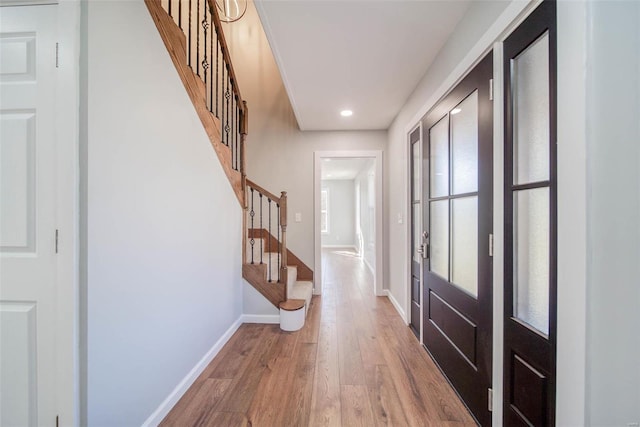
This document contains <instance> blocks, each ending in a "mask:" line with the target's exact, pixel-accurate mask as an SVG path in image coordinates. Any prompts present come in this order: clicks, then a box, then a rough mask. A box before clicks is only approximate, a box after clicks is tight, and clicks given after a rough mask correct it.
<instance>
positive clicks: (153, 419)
mask: <svg viewBox="0 0 640 427" xmlns="http://www.w3.org/2000/svg"><path fill="white" fill-rule="evenodd" d="M244 317H245V316H244V315H242V316H240V317H239V318H238V320H236V321H235V322H233V324H232V325H231V326H230V327H229V329H227V331H226V332H225V333H224V334H222V336H221V337H220V339H219V340H218V341H216V342H215V344H213V347H211V349H210V350H209V351H207V353H206V354H205V355H204V356H203V357H202V359H200V361H199V362H198V363H196V365H195V366H194V367H193V368H192V369H191V371H189V373H188V374H187V375H186V376H185V377H184V378H183V379H182V381H180V383H178V385H177V386H176V387H175V388H174V389H173V391H172V392H171V393H169V396H167V398H166V399H164V401H163V402H162V403H161V404H160V406H158V408H157V409H156V410H155V411H153V413H152V414H151V415H150V416H149V418H147V420H146V421H145V422H144V423H143V424H142V427H155V426H157V425H158V424H160V422H161V421H162V420H163V419H164V417H166V416H167V414H168V413H169V411H171V409H172V408H173V407H174V406H175V404H176V403H178V401H179V400H180V398H181V397H182V396H183V395H184V394H185V393H186V392H187V390H189V387H191V385H192V384H193V383H194V382H195V380H196V379H197V378H198V376H199V375H200V374H201V373H202V372H203V371H204V370H205V368H206V367H207V366H208V365H209V363H211V361H212V360H213V358H214V357H216V356H217V355H218V353H219V352H220V350H222V347H224V345H225V344H226V343H227V342H228V341H229V340H230V339H231V337H232V336H233V334H234V333H235V332H236V331H237V330H238V328H239V327H240V325H242V323H243V320H244Z"/></svg>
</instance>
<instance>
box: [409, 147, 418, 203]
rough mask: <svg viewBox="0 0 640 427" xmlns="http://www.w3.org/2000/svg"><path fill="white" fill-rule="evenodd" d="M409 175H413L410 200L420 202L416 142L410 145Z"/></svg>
mask: <svg viewBox="0 0 640 427" xmlns="http://www.w3.org/2000/svg"><path fill="white" fill-rule="evenodd" d="M411 173H413V185H412V186H411V198H412V200H420V193H419V192H420V146H419V145H418V143H417V142H414V143H413V144H411Z"/></svg>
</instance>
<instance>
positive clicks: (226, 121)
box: [224, 64, 231, 147]
mask: <svg viewBox="0 0 640 427" xmlns="http://www.w3.org/2000/svg"><path fill="white" fill-rule="evenodd" d="M224 97H225V98H226V99H227V115H226V119H225V125H224V131H225V132H226V133H227V147H228V146H229V98H231V93H230V92H229V64H227V90H226V91H225V93H224Z"/></svg>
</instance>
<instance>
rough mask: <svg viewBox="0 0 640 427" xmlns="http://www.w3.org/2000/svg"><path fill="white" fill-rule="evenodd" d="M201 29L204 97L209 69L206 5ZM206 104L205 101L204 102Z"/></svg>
mask: <svg viewBox="0 0 640 427" xmlns="http://www.w3.org/2000/svg"><path fill="white" fill-rule="evenodd" d="M202 29H203V30H204V49H203V51H204V58H202V70H203V71H204V89H205V96H206V93H207V92H206V90H207V70H208V69H209V62H207V30H208V29H209V21H208V20H207V5H206V2H205V5H204V16H203V18H202ZM205 102H206V100H205Z"/></svg>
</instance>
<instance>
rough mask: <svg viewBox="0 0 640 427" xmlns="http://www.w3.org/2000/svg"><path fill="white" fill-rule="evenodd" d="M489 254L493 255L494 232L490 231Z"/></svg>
mask: <svg viewBox="0 0 640 427" xmlns="http://www.w3.org/2000/svg"><path fill="white" fill-rule="evenodd" d="M489 256H490V257H492V256H493V233H489Z"/></svg>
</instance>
